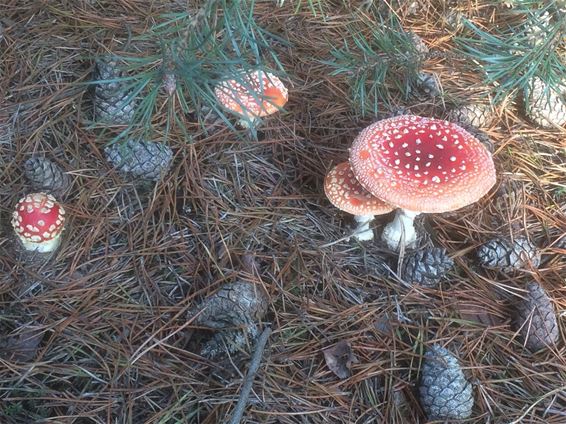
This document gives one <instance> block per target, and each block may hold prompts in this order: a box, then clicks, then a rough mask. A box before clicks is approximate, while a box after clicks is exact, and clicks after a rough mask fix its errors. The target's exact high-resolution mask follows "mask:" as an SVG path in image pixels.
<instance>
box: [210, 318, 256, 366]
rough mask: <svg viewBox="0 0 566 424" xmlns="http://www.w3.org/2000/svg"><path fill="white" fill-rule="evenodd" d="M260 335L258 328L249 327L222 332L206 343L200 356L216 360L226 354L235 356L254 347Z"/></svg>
mask: <svg viewBox="0 0 566 424" xmlns="http://www.w3.org/2000/svg"><path fill="white" fill-rule="evenodd" d="M258 334H259V330H258V328H257V326H256V325H255V324H254V325H251V324H250V325H248V326H246V327H244V328H242V329H233V330H221V331H218V332H217V333H215V334H214V336H212V338H211V339H210V340H208V341H207V342H206V343H204V345H203V347H202V349H201V351H200V354H201V355H202V356H204V357H205V358H209V359H214V358H216V357H218V356H221V355H225V354H227V353H228V354H233V353H236V352H238V351H241V350H247V349H246V347H248V346H250V345H252V344H253V343H254V341H255V339H256V338H257V336H258Z"/></svg>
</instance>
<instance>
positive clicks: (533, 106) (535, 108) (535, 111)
mask: <svg viewBox="0 0 566 424" xmlns="http://www.w3.org/2000/svg"><path fill="white" fill-rule="evenodd" d="M525 112H526V114H527V116H528V118H529V119H530V120H531V121H533V122H534V123H535V124H536V125H539V126H541V127H544V128H554V127H555V126H562V125H564V124H566V102H564V100H562V98H561V97H560V94H559V93H558V92H557V91H556V90H554V89H553V88H551V87H549V86H548V85H547V84H545V83H544V82H543V81H542V80H541V79H540V78H537V77H535V78H533V80H532V81H531V84H530V93H529V96H528V97H527V99H526V102H525Z"/></svg>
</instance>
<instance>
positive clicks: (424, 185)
mask: <svg viewBox="0 0 566 424" xmlns="http://www.w3.org/2000/svg"><path fill="white" fill-rule="evenodd" d="M350 165H351V167H352V170H353V172H354V174H355V176H356V178H357V180H358V181H359V182H360V184H361V185H362V186H363V187H364V188H365V189H366V190H368V191H369V192H370V193H371V194H372V195H374V196H376V197H379V198H380V199H383V200H384V201H386V202H388V203H391V204H392V205H395V206H397V207H399V208H401V211H399V212H398V214H397V216H396V218H395V220H394V221H393V222H392V223H391V224H389V225H388V226H387V227H386V228H385V230H384V233H383V239H384V241H386V242H387V244H388V245H389V247H391V248H395V249H399V248H400V247H401V246H402V245H404V246H411V245H412V244H414V243H415V241H416V234H415V230H414V227H413V220H414V218H415V216H416V215H418V214H420V213H423V212H424V213H434V212H448V211H453V210H456V209H459V208H461V207H464V206H466V205H469V204H471V203H474V202H476V201H477V200H479V199H480V198H481V197H483V196H484V195H485V194H486V193H487V192H488V191H489V189H490V188H491V187H492V186H493V185H494V184H495V166H494V164H493V159H492V157H491V154H490V153H489V151H488V150H487V149H486V148H485V147H484V146H483V144H482V143H481V142H480V141H478V140H477V139H476V138H475V137H474V136H473V135H472V134H470V133H469V132H467V131H466V130H464V129H463V128H461V127H460V126H458V125H456V124H454V123H451V122H448V121H444V120H440V119H434V118H423V117H420V116H413V115H402V116H398V117H394V118H389V119H385V120H382V121H379V122H376V123H375V124H372V125H370V126H369V127H367V128H366V129H364V130H363V131H362V132H361V133H360V134H359V135H358V137H357V138H356V139H355V140H354V143H353V144H352V148H351V150H350Z"/></svg>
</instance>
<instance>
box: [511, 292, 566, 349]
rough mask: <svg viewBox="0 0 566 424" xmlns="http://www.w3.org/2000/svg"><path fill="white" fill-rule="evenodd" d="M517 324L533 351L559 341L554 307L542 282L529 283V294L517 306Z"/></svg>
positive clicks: (525, 341) (526, 344)
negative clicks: (541, 284)
mask: <svg viewBox="0 0 566 424" xmlns="http://www.w3.org/2000/svg"><path fill="white" fill-rule="evenodd" d="M515 325H516V327H517V329H518V331H519V334H520V336H521V338H522V339H523V341H524V343H525V346H526V347H527V349H529V350H531V351H533V352H535V351H537V350H540V349H543V348H546V347H551V346H554V345H555V344H556V342H557V341H558V338H559V331H558V323H557V321H556V314H555V312H554V307H553V306H552V302H551V300H550V297H549V296H548V294H546V291H545V290H544V289H543V288H542V287H541V286H540V284H538V283H536V282H533V283H529V284H528V285H527V295H526V296H525V298H524V299H523V300H522V301H521V302H520V303H519V305H518V306H517V316H516V319H515Z"/></svg>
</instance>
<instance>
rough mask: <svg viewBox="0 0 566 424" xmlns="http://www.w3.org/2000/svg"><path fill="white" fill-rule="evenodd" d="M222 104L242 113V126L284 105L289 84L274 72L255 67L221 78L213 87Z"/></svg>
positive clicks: (287, 95)
mask: <svg viewBox="0 0 566 424" xmlns="http://www.w3.org/2000/svg"><path fill="white" fill-rule="evenodd" d="M214 94H215V95H216V98H217V99H218V101H219V102H220V104H221V105H222V106H223V107H224V108H226V109H227V110H229V111H230V112H233V113H235V114H236V115H239V116H241V117H242V119H241V120H240V125H242V126H243V127H247V126H249V124H250V123H252V124H253V122H254V121H255V120H257V119H258V118H261V117H264V116H267V115H271V114H273V113H275V112H277V111H278V110H279V109H281V108H282V107H283V106H285V104H286V103H287V100H288V99H289V93H288V91H287V88H286V87H285V85H283V83H282V82H281V80H280V79H279V78H277V77H276V76H275V75H273V74H271V73H269V72H268V73H266V72H263V71H253V72H250V73H243V74H241V75H240V77H239V78H237V79H230V80H226V81H222V82H221V83H220V84H218V85H217V86H216V87H215V88H214Z"/></svg>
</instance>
